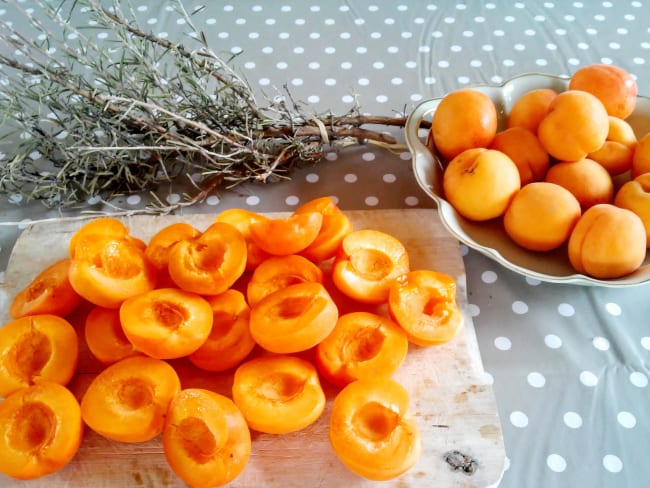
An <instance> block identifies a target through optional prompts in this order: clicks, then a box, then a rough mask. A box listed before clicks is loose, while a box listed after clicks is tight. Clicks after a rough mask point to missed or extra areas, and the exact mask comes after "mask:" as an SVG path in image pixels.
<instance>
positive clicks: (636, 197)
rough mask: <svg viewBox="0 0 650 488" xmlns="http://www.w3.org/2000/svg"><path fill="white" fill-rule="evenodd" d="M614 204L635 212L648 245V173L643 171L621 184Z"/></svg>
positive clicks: (649, 177) (649, 243) (649, 201)
mask: <svg viewBox="0 0 650 488" xmlns="http://www.w3.org/2000/svg"><path fill="white" fill-rule="evenodd" d="M614 205H616V206H617V207H621V208H626V209H628V210H631V211H632V212H634V213H635V214H637V215H638V216H639V217H640V218H641V220H642V221H643V226H644V227H645V231H646V247H650V173H644V174H642V175H639V176H637V177H636V178H634V179H633V180H631V181H628V182H626V183H624V184H623V186H621V188H620V189H619V190H618V192H617V193H616V198H615V199H614Z"/></svg>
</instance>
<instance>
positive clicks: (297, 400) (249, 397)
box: [232, 354, 326, 434]
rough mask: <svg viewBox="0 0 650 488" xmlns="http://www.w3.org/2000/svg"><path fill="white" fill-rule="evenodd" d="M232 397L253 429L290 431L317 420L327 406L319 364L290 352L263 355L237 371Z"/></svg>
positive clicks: (267, 431) (278, 431)
mask: <svg viewBox="0 0 650 488" xmlns="http://www.w3.org/2000/svg"><path fill="white" fill-rule="evenodd" d="M232 399H233V401H234V402H235V405H237V406H238V407H239V409H240V410H241V412H242V414H243V415H244V417H245V418H246V421H247V423H248V425H249V426H250V428H251V429H253V430H256V431H258V432H265V433H267V434H287V433H289V432H296V431H298V430H302V429H304V428H306V427H307V426H309V425H311V424H312V423H314V422H315V421H316V420H318V418H319V417H320V416H321V414H322V413H323V411H324V409H325V402H326V399H325V393H324V392H323V388H322V387H321V384H320V380H319V379H318V372H317V370H316V367H315V366H314V365H313V364H312V363H311V362H309V361H307V360H305V359H302V358H299V357H296V356H290V355H282V354H278V355H272V356H262V357H258V358H255V359H251V360H249V361H246V362H244V363H242V364H241V365H240V366H239V367H238V368H237V369H236V370H235V376H234V380H233V386H232Z"/></svg>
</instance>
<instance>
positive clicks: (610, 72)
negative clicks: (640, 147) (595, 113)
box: [569, 64, 639, 119]
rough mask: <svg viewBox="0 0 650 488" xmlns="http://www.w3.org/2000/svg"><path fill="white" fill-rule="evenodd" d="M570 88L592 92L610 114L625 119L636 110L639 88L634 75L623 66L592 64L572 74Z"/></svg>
mask: <svg viewBox="0 0 650 488" xmlns="http://www.w3.org/2000/svg"><path fill="white" fill-rule="evenodd" d="M569 89H570V90H583V91H586V92H589V93H591V94H592V95H594V96H595V97H597V98H598V99H599V100H600V101H601V102H602V103H603V105H604V106H605V109H606V110H607V113H608V114H609V115H612V116H614V117H618V118H619V119H625V118H626V117H627V116H628V115H630V114H631V113H632V112H633V111H634V108H635V106H636V96H637V94H638V89H639V88H638V85H637V83H636V80H635V79H634V78H633V77H632V75H631V74H630V73H628V72H627V71H626V70H624V69H623V68H621V67H618V66H613V65H608V64H590V65H588V66H583V67H582V68H580V69H579V70H578V71H576V72H575V73H574V74H573V76H571V79H570V80H569Z"/></svg>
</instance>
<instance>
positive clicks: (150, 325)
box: [120, 288, 213, 359]
mask: <svg viewBox="0 0 650 488" xmlns="http://www.w3.org/2000/svg"><path fill="white" fill-rule="evenodd" d="M212 321H213V314H212V308H211V307H210V304H209V303H208V301H207V300H206V299H205V298H203V297H202V296H201V295H197V294H196V293H192V292H188V291H185V290H181V289H179V288H157V289H155V290H152V291H150V292H148V293H143V294H141V295H138V296H136V297H133V298H130V299H128V300H126V301H125V302H124V303H123V304H122V306H121V307H120V323H121V324H122V329H123V330H124V334H125V335H126V337H127V338H128V340H129V342H131V344H133V346H134V347H135V349H136V350H138V351H141V352H143V353H145V354H147V355H148V356H151V357H154V358H158V359H175V358H179V357H183V356H187V355H188V354H192V353H193V352H194V351H196V350H197V349H198V348H199V347H201V345H202V344H203V343H204V342H205V341H206V339H207V338H208V336H209V335H210V330H211V328H212Z"/></svg>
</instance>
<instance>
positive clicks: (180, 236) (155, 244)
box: [144, 222, 201, 288]
mask: <svg viewBox="0 0 650 488" xmlns="http://www.w3.org/2000/svg"><path fill="white" fill-rule="evenodd" d="M200 235H201V231H199V230H198V229H196V228H194V227H193V226H191V225H190V224H188V223H185V222H177V223H174V224H170V225H167V226H165V227H163V228H162V229H160V230H159V231H158V232H156V233H155V234H154V235H153V236H152V237H151V239H149V242H148V243H147V247H146V249H145V251H144V254H145V256H146V257H147V259H149V262H150V263H151V264H153V265H154V267H155V268H156V271H157V273H158V284H157V287H158V288H161V287H163V286H164V287H169V286H173V281H172V279H171V276H169V254H170V252H171V250H172V248H173V247H174V244H176V243H177V242H180V241H182V240H193V239H197V238H198V237H199V236H200ZM161 284H162V285H163V286H161Z"/></svg>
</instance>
